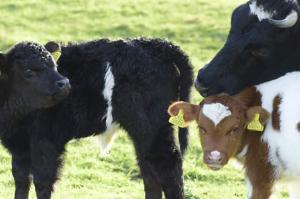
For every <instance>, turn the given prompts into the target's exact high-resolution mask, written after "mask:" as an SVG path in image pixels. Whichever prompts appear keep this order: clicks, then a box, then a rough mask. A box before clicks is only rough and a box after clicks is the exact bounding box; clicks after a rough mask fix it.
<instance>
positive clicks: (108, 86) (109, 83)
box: [102, 62, 115, 130]
mask: <svg viewBox="0 0 300 199" xmlns="http://www.w3.org/2000/svg"><path fill="white" fill-rule="evenodd" d="M114 86H115V78H114V75H113V73H112V71H111V65H110V63H109V62H107V63H106V72H105V76H104V89H103V92H102V94H103V96H104V99H105V100H106V101H107V110H106V114H105V115H104V116H103V118H105V119H106V120H105V124H106V128H107V130H109V128H112V122H113V116H112V110H113V107H112V103H111V102H112V96H113V89H114Z"/></svg>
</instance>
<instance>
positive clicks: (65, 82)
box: [55, 78, 71, 90]
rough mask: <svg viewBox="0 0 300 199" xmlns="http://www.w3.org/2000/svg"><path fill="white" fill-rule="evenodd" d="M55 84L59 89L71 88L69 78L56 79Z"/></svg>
mask: <svg viewBox="0 0 300 199" xmlns="http://www.w3.org/2000/svg"><path fill="white" fill-rule="evenodd" d="M55 85H56V87H57V88H58V89H59V90H64V89H70V88H71V85H70V81H69V79H68V78H64V79H62V80H58V81H56V82H55Z"/></svg>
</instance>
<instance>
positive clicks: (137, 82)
mask: <svg viewBox="0 0 300 199" xmlns="http://www.w3.org/2000/svg"><path fill="white" fill-rule="evenodd" d="M61 50H62V55H61V57H60V59H59V61H58V65H59V72H61V73H62V74H63V75H65V76H67V77H68V78H69V79H70V82H71V85H72V90H71V93H70V95H69V97H68V98H66V99H65V100H63V101H62V102H61V103H60V104H58V105H56V106H55V107H53V108H49V109H47V110H43V111H38V112H35V113H34V114H32V115H31V116H30V117H27V118H26V120H24V121H22V123H20V124H19V125H18V128H16V131H17V133H12V134H13V135H14V137H11V138H10V139H7V140H4V141H3V143H4V145H5V146H6V147H7V148H8V149H9V150H10V152H11V153H12V156H13V171H14V172H15V173H18V175H14V177H15V182H16V186H17V187H22V188H23V190H25V189H28V187H29V183H30V182H29V180H28V176H29V174H30V173H31V174H32V175H33V181H34V184H35V187H36V192H37V197H38V198H39V199H46V198H50V197H51V192H52V189H53V184H54V183H55V181H56V180H57V176H58V169H59V167H60V165H61V163H62V154H63V153H64V148H65V144H66V143H67V142H68V141H70V140H71V139H74V138H82V137H87V136H91V135H93V134H94V133H96V134H97V133H102V132H103V131H105V130H106V128H107V127H106V123H105V120H106V117H105V114H106V111H107V106H108V105H107V101H106V100H105V99H104V96H103V94H102V91H103V89H104V83H105V82H104V76H105V74H106V71H107V66H108V65H109V66H111V71H112V73H113V75H114V78H115V87H114V89H113V96H112V107H113V111H112V115H113V121H114V122H116V123H118V124H120V126H121V127H122V128H124V129H125V130H126V131H127V132H128V134H129V136H130V138H131V139H132V141H133V144H134V146H135V150H136V154H137V160H138V164H139V166H140V169H141V173H142V176H143V180H144V184H145V195H146V196H145V197H146V198H161V197H162V191H163V192H164V194H165V196H166V198H169V199H177V198H178V199H181V198H183V182H182V157H181V153H180V151H179V150H178V149H177V147H176V145H175V142H174V135H173V129H172V126H171V125H170V124H169V123H168V114H167V108H168V106H169V104H170V103H171V102H173V101H175V100H178V99H180V100H188V98H189V91H190V87H191V85H192V81H193V80H192V66H191V65H190V64H189V62H188V58H187V56H186V55H185V54H184V53H183V52H182V51H181V50H180V49H179V48H178V47H177V46H174V45H173V44H171V43H169V42H166V41H163V40H155V39H153V40H144V39H135V40H128V41H123V40H119V41H109V40H97V41H91V42H87V43H80V44H69V45H67V46H62V48H61ZM180 134H181V135H180V139H181V144H182V145H181V147H182V150H185V148H186V144H187V143H186V141H187V138H186V136H187V130H181V131H180ZM20 140H22V143H19V142H20ZM27 194H28V191H27V193H26V192H24V193H23V195H18V197H16V198H19V199H20V198H22V199H23V198H26V197H27Z"/></svg>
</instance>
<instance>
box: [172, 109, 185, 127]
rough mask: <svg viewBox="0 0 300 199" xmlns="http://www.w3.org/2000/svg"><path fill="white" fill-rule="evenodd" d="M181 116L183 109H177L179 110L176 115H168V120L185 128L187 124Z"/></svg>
mask: <svg viewBox="0 0 300 199" xmlns="http://www.w3.org/2000/svg"><path fill="white" fill-rule="evenodd" d="M183 116H184V113H183V110H179V112H178V114H177V115H176V116H172V117H170V119H169V122H170V123H171V124H174V125H176V126H178V127H180V128H185V127H186V126H187V125H186V123H185V121H184V118H183Z"/></svg>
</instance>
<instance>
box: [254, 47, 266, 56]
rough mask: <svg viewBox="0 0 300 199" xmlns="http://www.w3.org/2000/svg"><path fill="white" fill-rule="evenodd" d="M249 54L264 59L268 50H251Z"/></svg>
mask: <svg viewBox="0 0 300 199" xmlns="http://www.w3.org/2000/svg"><path fill="white" fill-rule="evenodd" d="M250 53H251V54H252V55H253V56H255V57H266V56H267V55H268V49H266V48H261V49H252V50H250Z"/></svg>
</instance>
